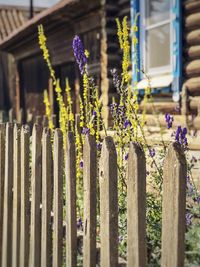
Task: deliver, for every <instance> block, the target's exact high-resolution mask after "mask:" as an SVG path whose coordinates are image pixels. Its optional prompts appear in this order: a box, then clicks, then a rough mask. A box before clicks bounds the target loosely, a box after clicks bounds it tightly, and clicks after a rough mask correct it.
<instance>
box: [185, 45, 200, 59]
mask: <svg viewBox="0 0 200 267" xmlns="http://www.w3.org/2000/svg"><path fill="white" fill-rule="evenodd" d="M185 54H186V57H188V58H189V59H190V60H192V59H197V58H199V57H200V45H194V46H191V47H189V48H188V49H186V50H185ZM186 59H187V58H186Z"/></svg>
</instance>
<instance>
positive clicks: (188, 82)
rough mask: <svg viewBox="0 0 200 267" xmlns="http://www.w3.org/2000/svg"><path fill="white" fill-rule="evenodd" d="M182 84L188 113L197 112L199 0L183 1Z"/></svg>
mask: <svg viewBox="0 0 200 267" xmlns="http://www.w3.org/2000/svg"><path fill="white" fill-rule="evenodd" d="M183 18H184V20H183V23H184V25H183V27H184V29H183V38H184V66H183V67H184V84H185V86H186V90H187V92H188V100H189V105H188V113H195V114H196V113H197V107H198V105H199V103H200V0H187V1H185V2H184V3H183Z"/></svg>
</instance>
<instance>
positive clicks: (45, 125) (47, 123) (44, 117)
mask: <svg viewBox="0 0 200 267" xmlns="http://www.w3.org/2000/svg"><path fill="white" fill-rule="evenodd" d="M42 126H43V127H48V126H49V119H48V117H47V116H46V115H44V116H43V120H42Z"/></svg>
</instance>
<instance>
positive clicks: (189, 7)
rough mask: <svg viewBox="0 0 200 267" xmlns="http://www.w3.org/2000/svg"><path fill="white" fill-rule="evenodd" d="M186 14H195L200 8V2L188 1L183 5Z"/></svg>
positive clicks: (197, 0) (196, 0) (195, 0)
mask: <svg viewBox="0 0 200 267" xmlns="http://www.w3.org/2000/svg"><path fill="white" fill-rule="evenodd" d="M183 5H184V11H185V12H193V11H194V10H195V11H196V10H197V9H198V8H200V1H199V0H188V1H185V2H184V3H183Z"/></svg>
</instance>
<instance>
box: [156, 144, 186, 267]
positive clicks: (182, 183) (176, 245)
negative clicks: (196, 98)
mask: <svg viewBox="0 0 200 267" xmlns="http://www.w3.org/2000/svg"><path fill="white" fill-rule="evenodd" d="M186 177H187V164H186V159H185V155H184V153H183V151H182V149H181V147H180V145H179V144H178V143H173V144H172V145H170V147H169V149H168V152H167V155H166V158H165V163H164V174H163V203H162V259H161V266H162V267H182V266H184V251H185V244H184V240H185V227H186V217H185V214H186Z"/></svg>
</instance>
